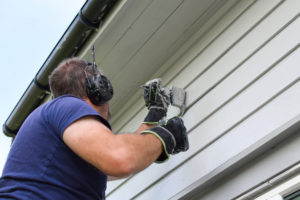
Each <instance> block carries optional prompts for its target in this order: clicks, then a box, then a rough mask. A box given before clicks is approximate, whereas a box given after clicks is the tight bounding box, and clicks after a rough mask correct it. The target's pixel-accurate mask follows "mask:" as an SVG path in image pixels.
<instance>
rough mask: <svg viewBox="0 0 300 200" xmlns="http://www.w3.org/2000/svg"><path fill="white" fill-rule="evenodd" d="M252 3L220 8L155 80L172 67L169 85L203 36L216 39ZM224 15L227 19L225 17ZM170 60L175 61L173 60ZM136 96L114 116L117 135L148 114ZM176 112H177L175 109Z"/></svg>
mask: <svg viewBox="0 0 300 200" xmlns="http://www.w3.org/2000/svg"><path fill="white" fill-rule="evenodd" d="M237 2H238V4H237ZM251 2H253V0H252V1H250V0H247V1H240V0H230V1H228V2H227V4H225V5H224V6H223V7H222V8H220V10H219V12H218V13H216V14H215V15H214V16H212V18H211V19H210V21H212V22H211V23H208V24H205V25H204V26H205V27H202V28H201V31H200V32H201V33H197V34H195V35H196V36H194V38H191V40H190V41H189V44H186V45H187V47H183V48H185V49H187V48H189V49H188V52H189V53H188V54H187V55H184V56H182V54H185V53H186V50H183V53H180V56H179V57H180V59H179V60H178V59H175V61H178V62H176V63H174V62H175V61H169V63H166V64H165V65H164V66H163V67H161V68H160V70H159V71H158V72H156V74H158V75H157V76H156V75H154V78H156V77H161V74H164V71H166V70H168V69H169V68H170V66H172V71H169V70H168V73H165V74H164V75H163V84H167V83H168V82H170V81H171V80H172V79H173V77H174V76H176V74H177V73H178V71H180V70H181V69H182V68H183V67H184V66H186V65H188V63H189V61H190V60H191V59H192V58H193V57H195V56H196V55H197V54H198V52H199V49H201V47H199V45H200V46H201V45H202V46H203V44H202V43H203V42H202V43H200V42H198V40H199V38H201V37H202V36H203V34H205V33H206V32H207V31H209V30H210V29H212V28H213V29H214V31H213V33H210V34H207V35H208V36H209V37H211V38H214V37H216V36H215V34H218V33H219V32H222V30H223V29H225V28H226V27H227V26H228V25H229V24H230V23H231V20H232V18H233V19H234V18H236V16H238V15H240V12H241V10H244V9H245V8H247V7H248V6H249V5H250V4H251ZM224 13H225V14H224ZM228 13H230V16H229V17H228ZM224 15H225V16H226V17H224ZM215 23H218V26H216V27H215V26H213V25H214V24H215ZM209 24H210V25H209ZM203 30H207V31H204V32H202V31H203ZM211 40H213V39H211ZM208 41H209V39H208V38H205V42H208ZM197 42H198V43H197ZM191 45H192V49H190V46H191ZM191 51H192V53H191ZM173 57H178V55H174V56H173ZM170 60H173V59H172V58H171V59H170ZM135 96H137V97H133V98H131V99H130V101H129V102H127V103H126V104H125V105H124V106H123V107H122V108H121V110H120V111H119V112H118V113H116V115H114V116H112V119H111V121H110V123H111V124H112V127H113V131H114V132H115V133H120V132H121V133H122V132H123V133H126V132H129V131H132V130H136V129H137V126H138V124H139V122H141V121H142V120H143V118H144V117H145V115H146V114H147V110H146V109H145V106H144V102H143V100H142V90H140V91H138V92H137V93H136V95H135ZM175 111H177V110H176V109H175ZM169 113H170V109H169V112H168V115H169ZM124 181H125V179H122V180H115V181H110V182H109V183H108V187H107V191H106V192H107V193H108V194H109V193H110V192H111V191H113V190H115V189H117V187H118V186H120V185H121V184H122V183H123V182H124Z"/></svg>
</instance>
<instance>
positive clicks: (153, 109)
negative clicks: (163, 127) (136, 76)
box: [142, 79, 170, 124]
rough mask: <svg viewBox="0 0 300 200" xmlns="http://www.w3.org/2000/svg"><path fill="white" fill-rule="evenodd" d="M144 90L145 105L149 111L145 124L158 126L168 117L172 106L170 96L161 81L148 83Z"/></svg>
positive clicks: (155, 80) (156, 80)
mask: <svg viewBox="0 0 300 200" xmlns="http://www.w3.org/2000/svg"><path fill="white" fill-rule="evenodd" d="M142 88H143V89H144V100H145V105H146V107H147V108H148V110H149V113H148V115H147V116H146V118H145V120H144V123H146V124H157V122H158V121H159V120H161V119H162V118H163V117H165V116H166V113H167V110H168V106H169V104H170V99H169V96H168V95H166V93H165V90H164V88H163V87H162V85H161V80H160V79H154V80H151V81H148V82H147V83H146V84H145V85H143V86H142Z"/></svg>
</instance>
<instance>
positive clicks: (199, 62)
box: [107, 0, 300, 200]
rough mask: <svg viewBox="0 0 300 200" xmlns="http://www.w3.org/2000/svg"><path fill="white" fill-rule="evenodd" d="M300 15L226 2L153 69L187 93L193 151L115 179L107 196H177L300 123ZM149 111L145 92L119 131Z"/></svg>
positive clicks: (283, 4) (118, 120) (260, 4)
mask: <svg viewBox="0 0 300 200" xmlns="http://www.w3.org/2000/svg"><path fill="white" fill-rule="evenodd" d="M299 11H300V1H299V0H285V1H284V0H282V1H280V0H241V1H234V0H229V1H227V3H226V4H224V5H223V7H221V8H220V9H219V10H218V11H217V12H216V13H215V15H214V16H212V17H211V18H210V20H209V21H207V22H206V23H205V24H204V25H203V26H202V27H201V28H200V29H199V30H198V32H195V34H194V35H193V36H192V37H191V38H190V39H189V40H187V41H186V43H185V45H183V46H182V47H181V48H179V49H178V51H177V52H176V53H175V54H174V55H173V56H172V57H171V58H170V59H169V60H168V61H167V62H166V63H165V64H164V65H162V66H161V68H160V69H159V71H157V72H153V73H154V74H153V78H156V77H160V78H162V80H163V83H164V84H165V85H166V87H169V86H171V85H174V86H177V87H182V88H185V90H186V91H187V99H186V104H187V111H186V112H185V114H184V116H183V119H184V121H185V124H186V127H187V130H188V135H189V139H190V149H189V150H188V151H187V152H186V153H182V154H179V155H175V156H173V157H172V158H171V159H170V160H169V161H168V162H166V163H163V164H153V165H152V166H150V167H149V168H147V169H146V170H144V171H142V172H140V173H139V174H136V175H133V176H132V177H129V178H128V179H126V180H119V181H113V182H110V183H109V184H108V189H107V195H108V197H107V199H108V200H113V199H133V198H134V199H141V200H153V199H169V198H172V197H173V198H174V199H175V196H176V195H178V194H177V193H180V192H181V191H184V190H185V189H186V188H188V187H189V186H191V185H192V184H193V183H195V182H196V181H199V180H203V182H205V181H206V179H207V181H208V180H209V179H210V178H213V175H214V174H216V171H217V170H219V169H220V168H221V166H224V164H226V163H227V162H229V161H231V160H232V159H233V158H236V157H237V156H239V155H241V154H242V153H243V152H249V150H250V149H251V147H252V146H253V145H255V144H256V143H258V142H259V141H261V140H263V139H265V138H267V137H269V136H270V134H271V133H272V132H273V131H274V130H278V129H279V128H280V127H282V126H283V125H285V124H286V123H287V122H289V121H291V120H293V119H295V118H296V119H298V118H299V117H298V116H299V113H300V103H299V99H300V82H299V80H300V78H299V77H300V49H299V41H300V19H299ZM133 78H134V77H133ZM146 113H147V110H146V109H145V108H144V105H143V101H142V98H141V91H140V92H139V93H136V95H135V96H134V97H132V98H131V99H130V100H129V101H128V103H126V104H125V105H124V107H123V108H122V109H120V110H119V112H118V113H116V114H115V116H114V117H113V119H112V121H111V122H112V126H113V128H114V131H115V132H128V131H131V130H134V129H136V128H137V127H138V125H139V123H140V122H142V120H143V118H144V116H145V115H146ZM175 113H176V111H170V113H168V115H169V116H172V115H174V114H175ZM229 167H230V166H229ZM283 167H284V166H283ZM220 173H221V172H220ZM232 195H233V194H232ZM179 196H180V195H179ZM203 198H204V197H203ZM228 198H229V196H228ZM208 199H209V198H208ZM220 199H227V198H226V197H225V198H221V197H220Z"/></svg>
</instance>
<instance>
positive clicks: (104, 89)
mask: <svg viewBox="0 0 300 200" xmlns="http://www.w3.org/2000/svg"><path fill="white" fill-rule="evenodd" d="M92 56H93V63H88V62H87V66H86V68H87V67H92V70H93V74H92V75H91V76H88V75H87V73H86V70H84V73H85V76H86V91H87V96H88V98H89V99H90V100H91V102H92V103H93V104H94V105H97V106H99V105H101V104H103V103H105V102H107V101H109V100H111V98H112V97H113V87H112V85H111V82H110V81H109V80H108V78H106V76H104V75H102V74H101V72H100V71H99V70H97V66H96V62H95V51H94V46H92Z"/></svg>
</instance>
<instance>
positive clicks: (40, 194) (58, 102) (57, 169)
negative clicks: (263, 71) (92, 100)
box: [0, 95, 110, 200]
mask: <svg viewBox="0 0 300 200" xmlns="http://www.w3.org/2000/svg"><path fill="white" fill-rule="evenodd" d="M89 115H93V116H97V118H98V119H99V121H101V122H102V123H103V124H104V125H105V126H107V127H108V128H110V125H109V123H108V122H107V121H106V120H105V119H104V118H102V117H101V116H100V115H99V114H98V113H97V112H96V111H95V110H94V109H93V108H92V107H91V106H90V105H89V104H87V103H86V102H85V101H83V100H82V99H79V98H77V97H74V96H70V95H65V96H61V97H58V98H56V99H54V100H52V101H50V102H48V103H46V104H44V105H42V106H40V107H38V108H37V109H36V110H35V111H33V112H32V113H31V114H30V115H29V116H28V117H27V119H26V120H25V122H24V123H23V125H22V127H21V128H20V130H19V132H18V134H17V136H16V138H15V140H14V142H13V145H12V147H11V150H10V152H9V155H8V158H7V161H6V164H5V166H4V169H3V174H2V177H1V179H0V199H3V198H7V199H10V198H11V199H24V200H25V199H30V200H33V199H34V200H38V199H43V200H47V199H49V200H69V199H70V200H71V199H72V200H76V199H78V200H83V199H84V200H86V199H105V189H106V182H107V176H106V175H105V174H103V173H102V172H101V171H99V170H98V169H96V168H95V167H94V166H92V165H91V164H89V163H87V162H86V161H84V160H83V159H81V158H80V157H78V156H77V155H76V154H75V153H73V151H72V150H71V149H70V148H68V146H67V145H66V144H65V143H64V142H63V139H62V135H63V132H64V130H65V129H66V128H67V127H68V126H69V125H70V124H71V123H72V122H74V121H76V120H78V119H80V118H82V117H84V116H89Z"/></svg>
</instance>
